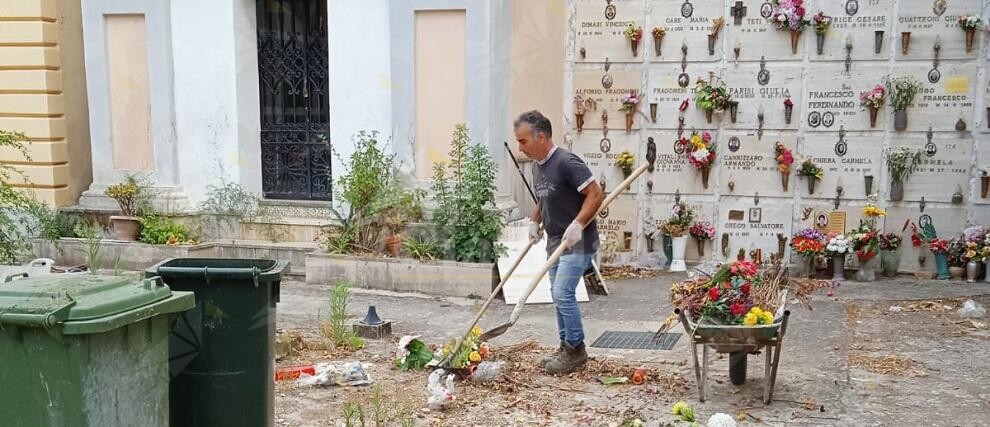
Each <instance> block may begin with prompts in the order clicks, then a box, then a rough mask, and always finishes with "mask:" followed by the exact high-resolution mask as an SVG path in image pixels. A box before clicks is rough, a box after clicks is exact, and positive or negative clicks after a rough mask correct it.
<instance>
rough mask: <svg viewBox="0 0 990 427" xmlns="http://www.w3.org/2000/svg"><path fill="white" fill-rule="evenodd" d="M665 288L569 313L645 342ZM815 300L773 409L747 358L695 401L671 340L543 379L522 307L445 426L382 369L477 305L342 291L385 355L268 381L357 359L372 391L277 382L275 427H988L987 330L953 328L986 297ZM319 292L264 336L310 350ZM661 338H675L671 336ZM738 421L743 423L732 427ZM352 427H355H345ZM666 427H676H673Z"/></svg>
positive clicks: (689, 375)
mask: <svg viewBox="0 0 990 427" xmlns="http://www.w3.org/2000/svg"><path fill="white" fill-rule="evenodd" d="M677 278H678V276H673V275H663V276H660V277H653V278H628V279H620V280H612V281H610V282H609V286H610V290H611V295H609V296H607V297H602V296H592V300H591V301H590V302H588V303H584V304H582V305H581V309H582V310H583V313H584V316H585V319H586V324H585V327H586V331H587V335H588V342H589V343H590V342H592V341H594V339H595V338H597V337H598V336H599V335H600V334H601V333H602V332H604V331H606V330H619V331H653V330H656V328H657V327H658V325H659V323H660V321H661V320H662V319H663V318H664V317H666V316H667V315H668V314H669V313H671V309H672V307H671V306H670V303H669V297H668V292H669V288H670V284H671V283H672V282H674V281H675V280H676V279H677ZM832 292H833V295H832V296H827V294H826V290H822V291H819V293H818V294H817V295H816V296H815V297H814V299H813V301H812V303H813V310H812V311H809V310H807V309H805V308H803V307H799V306H798V305H797V304H791V305H790V307H791V309H792V313H793V314H792V316H791V323H790V325H789V328H788V331H787V335H786V337H785V339H784V342H783V353H782V356H781V361H780V371H779V373H778V378H777V386H776V391H775V394H774V401H773V402H772V403H771V404H770V405H764V404H763V403H762V401H761V396H762V390H763V381H764V379H763V364H762V363H763V357H762V355H760V356H750V358H749V372H748V377H747V382H746V384H744V385H742V386H734V385H732V384H731V382H730V381H729V379H728V360H727V359H728V358H727V356H724V357H719V358H717V359H715V360H713V362H712V366H713V369H712V371H711V372H710V374H709V375H710V379H709V389H710V391H709V395H708V400H707V401H706V402H704V403H701V402H699V401H698V394H697V389H696V387H695V381H694V372H693V369H692V366H691V364H690V363H689V360H690V357H691V352H690V347H689V346H688V341H687V340H686V337H684V336H682V337H681V339H680V340H679V341H678V342H677V344H676V345H675V346H674V348H673V349H672V350H657V351H646V350H614V349H599V348H589V352H590V354H591V356H592V358H593V360H592V361H591V362H590V363H589V365H588V366H587V367H586V369H585V370H584V371H583V372H581V373H579V374H572V375H570V376H568V377H563V378H555V377H551V376H547V375H544V374H542V373H541V372H540V371H539V369H538V368H536V367H535V364H536V362H537V361H538V360H539V358H541V357H542V356H543V355H544V354H545V353H548V352H550V351H551V350H550V348H551V347H553V346H555V345H556V332H555V326H554V324H555V321H554V317H553V311H552V307H551V306H550V305H530V306H527V307H526V309H525V311H524V313H523V316H522V317H521V319H520V321H519V323H518V324H516V325H515V326H514V327H513V328H511V329H510V330H509V331H508V332H507V333H506V334H505V335H503V336H501V337H498V338H496V339H494V340H493V341H492V342H491V345H492V347H493V351H494V353H495V355H496V358H498V359H502V360H506V361H507V365H506V369H505V371H504V378H503V379H501V380H500V381H497V382H495V383H493V384H486V385H481V384H467V383H464V384H460V383H459V384H458V385H457V401H456V403H455V405H454V406H453V407H452V408H450V409H449V410H448V411H446V412H428V411H426V410H425V408H426V392H425V385H426V376H427V374H428V372H419V373H415V372H401V371H399V370H396V369H394V368H392V366H391V363H390V362H391V359H392V357H393V355H394V351H395V342H396V341H397V340H398V337H400V336H402V335H406V334H415V335H421V338H422V339H423V340H424V342H427V343H441V342H443V341H445V340H447V339H449V338H450V337H452V336H453V335H454V334H456V333H460V331H462V330H463V328H464V327H465V326H466V324H467V322H469V321H470V319H471V318H472V316H473V315H474V313H475V311H476V309H477V308H476V307H477V306H478V305H479V304H480V302H479V301H476V300H469V299H457V298H439V297H430V296H424V295H409V294H394V293H385V292H372V291H364V290H355V291H354V294H353V295H352V303H351V304H350V309H349V312H350V314H351V316H352V320H353V321H356V320H358V319H360V318H361V317H363V316H364V312H365V310H366V309H367V306H368V305H369V304H374V305H375V306H377V309H378V313H379V314H380V315H381V316H382V317H384V318H386V319H388V320H393V321H394V322H395V323H394V325H393V333H394V335H395V337H394V338H393V339H391V340H369V341H368V343H367V344H368V345H367V347H366V348H365V349H363V350H359V351H357V352H354V353H340V352H337V351H333V350H330V351H327V350H310V351H304V352H303V354H302V355H299V356H294V357H289V358H287V359H286V360H282V361H280V362H279V366H287V365H294V364H302V363H309V362H327V361H349V360H361V361H362V362H365V363H367V364H368V365H369V366H370V370H371V375H372V376H373V378H374V380H375V382H376V384H378V385H380V387H381V397H379V398H377V399H376V398H374V397H373V391H374V390H373V388H371V387H343V388H333V387H331V388H318V387H304V386H297V385H295V384H294V383H292V382H282V383H279V385H278V390H277V392H276V424H278V425H286V426H295V425H307V426H308V425H342V424H343V418H344V417H343V415H342V414H343V412H342V411H343V405H344V404H345V403H351V404H361V405H363V407H364V408H365V411H364V412H365V418H366V420H368V425H374V423H373V422H372V421H371V420H372V419H373V418H372V415H371V413H372V412H373V411H372V408H374V407H375V406H376V405H377V406H378V407H379V408H384V409H380V410H379V412H380V413H383V412H386V411H385V409H387V410H388V411H391V412H390V414H391V415H389V416H390V417H392V421H390V422H389V423H388V425H402V424H401V421H402V420H405V423H406V425H458V426H460V425H499V426H502V425H560V426H571V425H589V426H599V425H600V426H608V425H622V424H621V423H622V422H623V421H626V422H629V421H631V420H635V419H639V420H642V421H644V423H645V424H644V425H648V426H653V425H668V424H670V425H677V423H676V418H675V417H674V416H673V415H672V414H671V411H670V408H671V406H672V404H673V403H675V402H677V401H680V400H684V401H686V402H687V403H688V404H690V405H692V406H693V407H694V409H695V412H696V414H698V421H699V422H700V423H704V421H706V420H707V419H708V417H709V416H711V415H712V414H713V413H716V412H725V413H728V414H730V415H732V416H734V417H736V418H737V419H738V420H740V421H741V424H751V425H838V426H909V425H933V426H980V425H988V423H990V421H988V420H990V369H987V367H988V366H990V331H988V329H987V326H986V323H987V319H986V318H983V319H977V320H975V321H970V320H965V319H961V318H960V317H959V316H958V315H957V314H956V310H957V309H958V307H959V306H960V305H961V303H962V301H964V300H966V299H969V298H972V299H974V300H976V301H979V302H981V303H982V304H984V305H985V306H988V307H990V285H988V284H982V283H977V284H966V283H963V282H944V281H943V282H937V281H925V282H918V281H915V280H913V279H910V280H909V279H902V280H888V281H877V282H874V283H854V282H847V283H843V284H841V285H840V286H839V287H838V288H835V289H832ZM329 293H330V287H329V286H313V285H306V284H304V283H296V282H289V283H284V284H283V287H282V299H281V303H280V304H279V307H278V322H279V327H280V328H281V329H282V330H283V331H286V332H288V331H296V332H297V333H299V334H301V335H302V336H303V337H304V338H305V340H306V341H307V342H317V341H319V338H318V337H319V335H318V325H319V324H320V322H322V321H324V320H325V319H326V317H327V314H326V312H327V307H328V303H327V299H328V296H329ZM511 309H512V306H506V305H505V304H503V303H501V302H498V301H497V302H496V303H495V304H493V308H492V309H490V313H489V314H488V315H487V316H486V317H484V318H483V319H482V321H481V326H482V328H484V329H486V328H488V327H492V326H494V325H497V324H500V323H502V322H504V321H505V320H506V319H507V318H508V316H509V312H510V311H511ZM673 331H674V332H683V329H682V327H681V326H680V325H678V326H676V327H675V328H674V330H673ZM640 366H642V367H645V368H647V369H648V372H649V373H650V377H649V380H648V381H647V382H646V384H643V385H631V384H623V385H611V386H605V385H602V384H601V382H600V381H599V378H600V377H603V376H614V375H626V374H628V372H629V369H632V368H634V367H640ZM742 420H745V421H742ZM358 425H360V424H358ZM625 425H633V424H625ZM681 425H687V424H686V423H681Z"/></svg>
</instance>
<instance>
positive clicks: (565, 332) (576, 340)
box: [550, 252, 595, 347]
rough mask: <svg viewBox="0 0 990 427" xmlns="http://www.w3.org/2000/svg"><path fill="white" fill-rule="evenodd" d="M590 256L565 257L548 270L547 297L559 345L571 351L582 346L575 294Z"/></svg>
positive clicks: (572, 255)
mask: <svg viewBox="0 0 990 427" xmlns="http://www.w3.org/2000/svg"><path fill="white" fill-rule="evenodd" d="M594 256H595V253H594V252H592V253H572V254H566V255H564V256H561V257H560V259H559V260H557V262H556V263H555V264H554V265H553V266H552V267H550V295H551V296H552V297H553V306H554V310H555V311H556V312H557V334H558V335H560V339H561V340H562V341H566V342H567V343H568V344H570V345H572V346H575V347H576V346H578V345H580V344H581V343H583V342H584V326H582V325H581V309H580V308H579V307H578V304H577V298H576V297H575V290H576V289H577V285H578V282H580V280H581V276H582V275H584V272H585V270H587V269H588V267H589V266H590V265H591V260H592V258H594Z"/></svg>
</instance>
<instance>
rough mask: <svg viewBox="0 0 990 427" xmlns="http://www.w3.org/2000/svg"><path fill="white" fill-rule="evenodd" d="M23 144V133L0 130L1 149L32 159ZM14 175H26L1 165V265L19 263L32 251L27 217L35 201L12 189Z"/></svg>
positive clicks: (8, 166)
mask: <svg viewBox="0 0 990 427" xmlns="http://www.w3.org/2000/svg"><path fill="white" fill-rule="evenodd" d="M22 141H25V138H24V134H22V133H18V132H9V131H5V130H0V148H2V147H8V148H11V149H13V150H15V151H18V152H20V153H21V155H23V156H24V158H26V159H29V160H30V156H29V155H28V152H27V149H25V148H24V144H22ZM15 175H17V176H23V174H21V172H20V171H18V170H17V169H15V168H14V167H12V166H10V165H6V164H0V263H3V264H13V263H16V262H17V260H18V257H19V255H21V254H23V253H24V252H25V251H26V250H28V249H29V244H30V237H31V236H30V232H29V230H28V227H26V226H25V224H24V218H25V217H26V216H27V214H28V209H30V208H31V206H32V205H34V203H35V201H34V200H33V199H32V198H31V197H30V196H28V195H26V194H24V193H21V192H20V191H18V190H16V189H14V187H11V186H10V180H11V179H12V177H13V176H15Z"/></svg>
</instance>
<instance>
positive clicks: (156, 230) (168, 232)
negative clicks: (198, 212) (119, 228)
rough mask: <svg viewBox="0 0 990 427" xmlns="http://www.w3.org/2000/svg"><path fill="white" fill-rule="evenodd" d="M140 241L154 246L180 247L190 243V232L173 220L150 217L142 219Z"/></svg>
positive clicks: (156, 216) (155, 216)
mask: <svg viewBox="0 0 990 427" xmlns="http://www.w3.org/2000/svg"><path fill="white" fill-rule="evenodd" d="M140 240H141V241H142V242H145V243H150V244H152V245H179V244H185V243H190V242H191V239H190V238H189V230H188V229H187V228H186V226H185V225H183V224H181V223H178V222H176V221H175V220H173V219H172V218H168V217H163V216H158V215H150V216H144V217H141V237H140Z"/></svg>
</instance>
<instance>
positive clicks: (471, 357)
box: [468, 351, 481, 363]
mask: <svg viewBox="0 0 990 427" xmlns="http://www.w3.org/2000/svg"><path fill="white" fill-rule="evenodd" d="M468 360H470V361H472V362H474V363H478V362H480V361H481V353H478V352H477V351H472V352H471V354H468Z"/></svg>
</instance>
